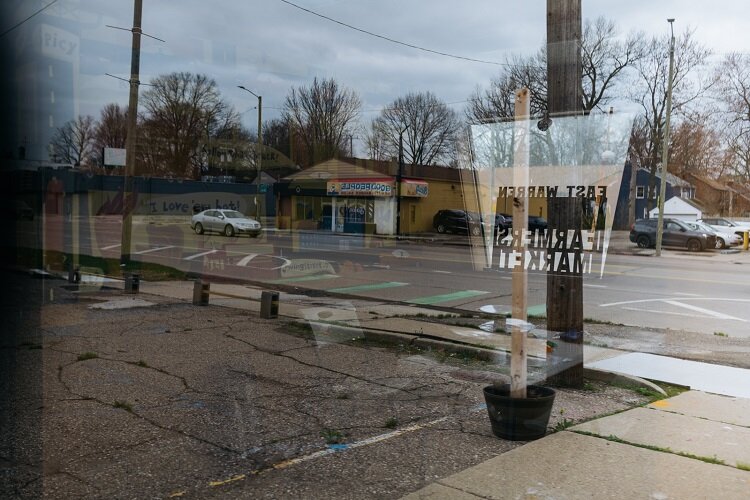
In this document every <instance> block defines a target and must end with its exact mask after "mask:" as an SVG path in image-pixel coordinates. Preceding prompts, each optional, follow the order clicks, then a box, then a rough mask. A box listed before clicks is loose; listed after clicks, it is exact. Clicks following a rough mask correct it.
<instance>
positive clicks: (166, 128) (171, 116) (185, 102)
mask: <svg viewBox="0 0 750 500" xmlns="http://www.w3.org/2000/svg"><path fill="white" fill-rule="evenodd" d="M142 102H143V108H144V119H143V129H144V130H143V137H142V138H139V144H140V147H139V149H140V150H143V151H150V152H151V153H153V154H151V153H150V154H144V156H143V159H144V161H145V164H144V167H146V169H147V170H148V171H150V172H151V173H152V174H157V173H161V174H169V175H171V176H178V177H182V176H186V177H196V176H197V174H198V173H199V172H200V170H201V168H205V167H206V160H207V153H206V151H207V150H210V149H211V147H212V145H211V143H212V141H213V140H215V139H216V138H218V137H221V136H222V135H226V134H231V131H232V130H235V129H237V128H238V127H239V115H238V114H237V113H236V111H234V110H233V109H232V108H231V107H230V106H229V105H228V104H227V103H226V102H225V101H224V100H223V99H222V98H221V95H220V93H219V90H218V88H217V86H216V82H215V81H214V80H212V79H210V78H209V77H207V76H206V75H200V74H198V75H196V74H192V73H171V74H169V75H162V76H159V77H157V78H156V79H155V80H153V81H152V82H151V87H150V88H149V89H148V90H147V91H146V92H144V93H143V97H142ZM145 141H149V144H146V143H145ZM154 162H157V163H154Z"/></svg>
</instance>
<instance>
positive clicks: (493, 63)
mask: <svg viewBox="0 0 750 500" xmlns="http://www.w3.org/2000/svg"><path fill="white" fill-rule="evenodd" d="M280 1H281V2H283V3H285V4H287V5H289V6H291V7H294V8H295V9H299V10H302V11H304V12H307V13H308V14H312V15H314V16H317V17H320V18H322V19H325V20H327V21H331V22H332V23H336V24H339V25H341V26H344V27H345V28H349V29H352V30H355V31H359V32H360V33H364V34H366V35H370V36H374V37H375V38H380V39H381V40H385V41H387V42H391V43H395V44H398V45H403V46H404V47H409V48H412V49H416V50H422V51H424V52H429V53H431V54H437V55H439V56H444V57H450V58H453V59H461V60H462V61H469V62H475V63H480V64H492V65H494V66H512V65H510V64H507V63H501V62H497V61H487V60H484V59H474V58H473V57H465V56H458V55H455V54H449V53H448V52H441V51H439V50H433V49H428V48H425V47H420V46H419V45H414V44H411V43H407V42H402V41H400V40H396V39H394V38H390V37H387V36H385V35H379V34H377V33H373V32H372V31H367V30H365V29H362V28H357V27H356V26H352V25H351V24H347V23H345V22H342V21H339V20H337V19H333V18H332V17H328V16H325V15H323V14H320V13H318V12H315V11H313V10H310V9H306V8H305V7H302V6H300V5H297V4H296V3H292V2H290V1H289V0H280Z"/></svg>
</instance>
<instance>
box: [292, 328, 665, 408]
mask: <svg viewBox="0 0 750 500" xmlns="http://www.w3.org/2000/svg"><path fill="white" fill-rule="evenodd" d="M292 323H296V324H299V325H302V326H306V325H308V324H310V323H316V324H321V325H326V327H328V332H329V333H331V334H339V335H347V336H352V335H354V336H356V335H359V334H362V335H364V338H365V340H368V341H373V342H385V343H389V344H394V345H398V344H402V345H411V346H414V347H419V348H423V349H430V350H432V349H438V350H442V351H443V352H446V353H451V354H459V355H461V354H464V355H467V356H471V357H474V358H476V359H479V360H481V361H488V362H493V361H494V362H502V361H504V362H505V363H507V362H508V361H509V357H510V353H509V352H507V351H504V350H491V349H485V348H481V347H474V346H471V345H466V344H461V343H458V342H450V341H446V340H438V339H432V338H425V337H420V336H418V335H410V334H405V333H399V332H391V331H383V330H370V329H368V328H362V327H354V326H342V325H336V324H330V323H321V322H310V321H305V320H300V319H299V318H294V319H293V320H292ZM528 361H529V366H540V367H541V366H544V364H545V361H544V360H540V359H538V358H534V357H529V360H528ZM583 376H584V377H585V378H587V379H591V380H598V381H601V382H606V383H609V384H619V385H624V386H636V387H642V388H645V389H648V390H651V391H654V392H656V393H658V394H661V395H662V396H664V397H667V396H668V394H667V393H666V392H665V391H664V389H662V388H661V387H659V386H658V385H656V384H655V383H653V382H651V381H649V380H646V379H643V378H640V377H635V376H632V375H626V374H623V373H617V372H611V371H607V370H599V369H594V368H587V367H584V369H583Z"/></svg>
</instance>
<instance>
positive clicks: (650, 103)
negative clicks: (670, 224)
mask: <svg viewBox="0 0 750 500" xmlns="http://www.w3.org/2000/svg"><path fill="white" fill-rule="evenodd" d="M693 33H694V30H690V29H686V30H685V31H684V32H683V33H682V34H681V35H679V36H678V37H677V39H676V41H675V56H674V74H673V77H672V109H673V110H674V112H675V113H682V114H685V113H687V112H688V111H689V108H690V106H691V104H693V103H695V102H696V101H697V100H698V99H699V98H700V97H701V96H703V95H704V94H705V93H706V91H707V90H708V89H709V88H710V87H711V85H712V83H713V81H714V80H713V79H709V80H708V81H702V80H701V79H699V78H697V77H694V76H695V75H694V73H695V71H694V70H695V69H696V68H698V67H699V66H701V65H703V64H705V62H706V59H707V58H708V56H709V55H710V54H711V51H710V50H709V49H707V48H706V47H704V46H703V45H701V44H699V43H698V42H697V41H696V40H695V38H694V37H693ZM669 38H670V37H669V35H664V36H660V37H656V36H655V37H652V38H651V39H650V40H649V41H648V42H647V45H646V51H645V55H644V57H642V58H640V59H638V60H637V61H636V63H635V64H634V68H635V69H636V71H637V74H638V76H637V83H636V85H635V86H634V87H633V90H632V91H631V98H632V99H633V100H634V101H635V102H636V103H637V104H638V105H639V106H640V107H641V111H642V117H643V120H644V124H645V127H646V130H647V132H648V134H647V142H648V145H647V147H645V148H642V149H641V152H647V154H648V156H646V157H639V158H638V163H639V164H640V165H642V166H646V167H648V168H649V169H650V172H651V179H650V181H649V191H650V190H651V189H653V188H654V186H655V176H656V169H657V166H658V164H659V155H660V154H661V150H662V146H663V144H662V143H663V138H664V127H665V124H666V118H667V117H666V108H667V87H668V80H669V54H668V48H669ZM648 203H649V209H650V208H652V207H653V203H654V200H652V199H649V200H648Z"/></svg>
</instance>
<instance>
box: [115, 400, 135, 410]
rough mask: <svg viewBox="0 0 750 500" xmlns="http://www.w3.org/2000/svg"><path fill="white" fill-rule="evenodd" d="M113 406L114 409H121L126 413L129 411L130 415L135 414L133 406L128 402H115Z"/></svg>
mask: <svg viewBox="0 0 750 500" xmlns="http://www.w3.org/2000/svg"><path fill="white" fill-rule="evenodd" d="M112 406H113V407H114V408H119V409H121V410H125V411H127V412H129V413H133V405H131V404H130V403H128V402H127V401H120V400H115V402H114V403H112Z"/></svg>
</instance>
